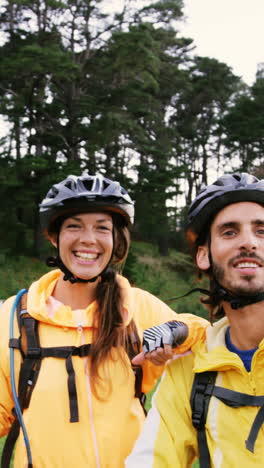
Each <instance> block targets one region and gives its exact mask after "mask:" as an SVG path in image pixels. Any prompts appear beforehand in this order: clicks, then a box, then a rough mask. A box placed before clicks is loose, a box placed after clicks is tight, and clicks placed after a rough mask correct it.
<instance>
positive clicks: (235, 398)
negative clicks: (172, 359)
mask: <svg viewBox="0 0 264 468" xmlns="http://www.w3.org/2000/svg"><path fill="white" fill-rule="evenodd" d="M216 377H217V372H216V371H206V372H199V373H195V376H194V381H193V386H192V391H191V408H192V423H193V426H194V427H195V428H196V429H197V438H198V450H199V461H200V468H210V466H211V464H210V453H209V450H208V444H207V439H206V432H205V423H206V418H207V412H208V407H209V403H210V398H211V397H212V395H213V396H215V397H216V398H218V399H219V400H221V401H222V402H223V403H224V404H225V405H228V406H230V407H232V408H239V407H241V406H260V409H259V411H258V413H257V415H256V417H255V419H254V421H253V424H252V426H251V429H250V431H249V435H248V438H247V440H246V441H245V445H246V448H247V450H249V451H250V452H252V453H253V452H254V446H255V442H256V439H257V436H258V433H259V430H260V428H261V426H262V424H263V422H264V396H254V395H248V394H247V393H240V392H235V391H233V390H229V389H227V388H223V387H218V386H217V385H215V381H216Z"/></svg>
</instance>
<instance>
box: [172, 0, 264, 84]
mask: <svg viewBox="0 0 264 468" xmlns="http://www.w3.org/2000/svg"><path fill="white" fill-rule="evenodd" d="M184 4H185V7H184V14H185V17H186V19H185V22H184V23H182V24H180V25H179V23H178V27H179V28H180V31H181V33H182V35H184V36H185V37H191V38H192V39H194V45H195V46H196V49H195V54H196V55H201V56H208V57H213V58H216V59H218V60H219V61H221V62H224V63H226V64H227V65H229V66H230V67H232V69H233V72H234V73H235V74H236V75H238V76H240V77H241V78H242V79H243V81H245V82H246V83H247V84H249V85H251V84H253V82H254V81H255V76H256V71H257V65H258V63H264V0H251V1H249V0H184Z"/></svg>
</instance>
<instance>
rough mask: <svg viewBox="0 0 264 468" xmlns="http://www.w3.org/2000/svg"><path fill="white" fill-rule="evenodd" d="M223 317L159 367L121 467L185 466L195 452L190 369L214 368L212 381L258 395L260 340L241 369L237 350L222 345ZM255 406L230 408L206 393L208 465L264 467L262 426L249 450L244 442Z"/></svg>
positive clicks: (262, 361)
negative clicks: (199, 339)
mask: <svg viewBox="0 0 264 468" xmlns="http://www.w3.org/2000/svg"><path fill="white" fill-rule="evenodd" d="M228 325H229V324H228V321H227V319H226V318H223V319H221V320H220V321H219V322H217V323H216V324H215V325H214V326H213V327H209V328H207V332H206V335H207V337H206V342H205V343H202V342H201V343H197V344H195V345H194V347H193V353H189V354H188V355H186V356H179V357H178V359H174V360H173V361H171V362H170V363H169V364H168V365H167V366H166V369H165V371H164V374H163V377H162V381H161V383H160V385H159V388H158V389H157V391H156V393H155V396H154V398H153V399H152V404H153V406H152V409H151V411H150V412H149V414H148V418H147V420H146V423H145V425H144V428H143V430H142V433H141V436H140V437H139V440H138V441H137V443H136V445H135V448H134V450H133V452H132V454H131V455H130V456H129V457H128V460H127V462H126V467H127V468H172V467H173V468H187V467H191V466H192V463H193V461H194V459H195V458H197V455H198V446H197V433H196V430H195V429H194V427H193V425H192V420H191V407H190V394H191V388H192V383H193V377H194V373H193V371H195V372H204V371H207V370H212V371H215V370H216V371H218V374H217V379H216V385H218V386H221V387H225V388H228V389H230V390H234V391H237V392H241V393H247V394H250V395H264V339H263V340H262V342H261V343H260V345H259V349H258V350H257V351H256V352H255V354H254V356H253V360H252V366H251V371H250V372H247V371H246V369H245V368H244V365H243V362H242V360H241V359H240V358H239V357H238V355H237V354H235V353H232V352H230V351H228V349H227V348H226V346H225V332H226V328H227V326H228ZM175 357H176V356H175ZM258 410H259V407H252V406H246V407H242V408H230V407H229V406H227V405H225V404H224V403H222V402H221V401H220V400H219V399H217V398H215V397H214V396H212V397H211V400H210V404H209V409H208V415H207V422H206V436H207V441H208V448H209V452H210V456H211V466H212V468H238V467H240V468H257V467H259V468H260V467H263V466H264V427H263V426H262V427H261V429H260V431H259V434H258V438H257V440H256V443H255V449H254V453H251V452H250V451H249V450H247V449H246V447H245V441H246V439H247V438H248V435H249V431H250V429H251V426H252V423H253V421H254V419H255V417H256V414H257V412H258Z"/></svg>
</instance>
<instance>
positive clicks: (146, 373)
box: [134, 289, 209, 393]
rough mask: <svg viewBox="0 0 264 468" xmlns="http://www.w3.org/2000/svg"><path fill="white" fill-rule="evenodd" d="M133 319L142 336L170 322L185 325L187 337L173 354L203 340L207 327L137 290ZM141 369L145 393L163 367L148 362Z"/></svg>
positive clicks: (206, 324) (196, 317)
mask: <svg viewBox="0 0 264 468" xmlns="http://www.w3.org/2000/svg"><path fill="white" fill-rule="evenodd" d="M134 318H135V320H136V324H137V327H138V330H139V333H141V335H143V331H144V330H146V329H147V328H150V327H153V326H155V325H160V324H162V323H164V322H168V321H170V320H178V321H181V322H184V323H186V325H187V326H188V336H187V338H186V340H185V341H184V342H183V343H182V344H181V345H180V346H178V347H177V348H175V354H184V353H186V352H187V351H189V350H190V349H191V348H192V346H193V345H194V344H195V343H197V341H200V340H204V339H205V333H206V328H207V327H208V325H209V322H208V321H207V320H205V319H203V318H201V317H198V316H197V315H192V314H177V313H176V312H174V311H173V310H172V309H171V308H170V307H169V306H167V304H165V303H164V302H162V301H161V300H160V299H158V298H157V297H155V296H153V295H152V294H150V293H148V292H146V291H142V290H139V289H138V290H137V296H136V302H135V311H134ZM141 338H142V336H141ZM142 367H143V386H142V390H143V392H145V393H147V392H149V391H150V390H152V388H153V387H154V385H155V383H156V381H157V379H158V378H159V377H160V376H161V374H162V372H163V369H164V367H163V366H155V365H154V364H152V363H151V362H150V361H145V362H144V364H143V366H142Z"/></svg>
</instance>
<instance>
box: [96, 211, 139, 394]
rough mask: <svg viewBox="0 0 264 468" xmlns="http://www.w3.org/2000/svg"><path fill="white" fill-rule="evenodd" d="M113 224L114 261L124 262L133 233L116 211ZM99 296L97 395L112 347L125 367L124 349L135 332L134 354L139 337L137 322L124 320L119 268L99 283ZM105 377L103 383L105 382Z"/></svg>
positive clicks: (116, 263)
mask: <svg viewBox="0 0 264 468" xmlns="http://www.w3.org/2000/svg"><path fill="white" fill-rule="evenodd" d="M113 224H114V252H113V258H112V264H113V265H114V266H116V265H122V264H123V263H124V261H125V259H126V257H127V254H128V249H129V245H130V235H129V231H128V228H127V227H126V226H124V223H123V222H122V219H121V217H120V216H118V215H113ZM96 300H97V303H98V308H97V312H96V314H95V317H94V322H96V323H97V324H98V326H97V327H93V329H94V330H96V332H95V333H94V336H93V344H92V349H91V367H90V376H91V385H92V389H93V392H94V393H95V394H96V395H97V397H98V391H97V390H98V385H97V384H99V383H102V378H101V376H100V375H99V368H100V367H101V365H102V364H104V363H105V361H106V359H107V358H110V359H113V356H111V351H112V350H113V347H115V348H116V349H117V351H118V353H119V354H118V355H119V357H120V359H121V360H122V361H123V364H124V367H125V368H126V362H125V359H124V354H123V349H124V348H125V349H127V345H128V341H129V337H131V336H133V341H134V343H135V348H136V350H135V354H136V353H137V352H139V348H140V340H139V337H138V333H137V329H136V325H135V323H134V321H133V320H132V321H131V322H130V323H129V325H128V326H126V325H125V323H124V317H123V310H122V303H121V291H120V286H119V284H118V282H117V278H116V271H114V270H113V269H108V271H107V272H106V274H104V275H103V279H102V281H101V282H100V283H98V285H97V289H96ZM105 383H106V382H105V380H104V384H105ZM107 384H108V391H110V390H111V382H110V381H109V382H107Z"/></svg>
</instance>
